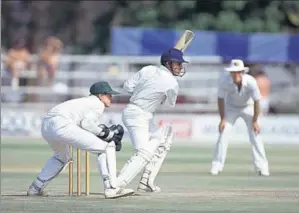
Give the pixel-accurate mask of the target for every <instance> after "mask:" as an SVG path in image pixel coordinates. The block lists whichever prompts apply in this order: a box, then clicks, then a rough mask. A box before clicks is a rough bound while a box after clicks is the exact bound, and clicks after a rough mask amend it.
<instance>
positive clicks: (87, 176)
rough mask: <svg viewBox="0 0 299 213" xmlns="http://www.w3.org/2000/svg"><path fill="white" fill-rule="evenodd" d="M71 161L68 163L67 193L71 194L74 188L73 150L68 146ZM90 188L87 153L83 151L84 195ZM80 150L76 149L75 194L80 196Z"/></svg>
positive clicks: (87, 193)
mask: <svg viewBox="0 0 299 213" xmlns="http://www.w3.org/2000/svg"><path fill="white" fill-rule="evenodd" d="M70 152H71V158H72V160H71V162H70V163H69V195H73V190H74V186H73V185H74V184H73V183H74V181H73V180H74V178H73V173H74V160H73V159H74V150H73V147H72V146H71V147H70ZM89 190H90V165H89V153H88V152H86V151H85V195H86V196H88V195H89ZM81 194H82V192H81V150H80V149H77V196H81Z"/></svg>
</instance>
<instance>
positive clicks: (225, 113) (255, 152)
mask: <svg viewBox="0 0 299 213" xmlns="http://www.w3.org/2000/svg"><path fill="white" fill-rule="evenodd" d="M248 70H249V68H248V67H245V66H244V63H243V61H242V60H238V59H234V60H232V61H231V64H230V67H228V68H226V71H227V72H228V74H225V75H223V76H222V78H221V79H220V81H219V88H218V108H219V114H220V123H219V132H220V135H219V138H218V141H217V143H216V147H215V153H214V158H213V162H212V168H211V171H210V173H211V174H212V175H218V174H219V173H220V172H221V171H223V167H224V162H225V159H226V153H227V146H228V135H229V132H230V130H231V129H232V127H233V125H234V124H235V122H236V120H237V119H238V118H242V119H243V120H244V121H245V124H246V126H247V130H248V134H249V138H250V143H251V145H252V156H253V163H254V166H255V169H256V171H257V172H258V174H259V175H262V176H269V175H270V174H269V165H268V160H267V158H266V153H265V148H264V144H263V141H262V137H261V135H260V126H259V123H258V117H259V114H260V99H261V94H260V90H259V88H258V85H257V82H256V80H255V79H254V78H253V77H252V76H250V75H248V74H246V72H248Z"/></svg>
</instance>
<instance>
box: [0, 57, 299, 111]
mask: <svg viewBox="0 0 299 213" xmlns="http://www.w3.org/2000/svg"><path fill="white" fill-rule="evenodd" d="M36 58H37V57H36V56H33V57H32V61H35V60H36ZM4 59H5V55H2V57H1V60H4ZM159 59H160V58H159V57H158V56H98V55H88V56H86V55H84V56H83V55H62V56H61V57H60V58H59V63H58V71H57V76H56V84H55V86H54V87H52V88H48V87H37V86H35V85H31V86H21V87H20V88H19V90H18V91H12V89H11V87H10V86H2V88H1V95H2V100H4V101H6V102H11V101H16V100H17V101H19V100H22V99H24V96H27V95H38V96H42V99H41V101H42V102H43V103H38V104H36V103H35V104H33V103H31V102H29V103H26V104H25V105H29V106H30V105H31V106H32V105H35V106H36V105H40V104H49V103H50V104H53V103H58V102H61V101H64V100H67V99H70V98H77V97H81V96H85V95H88V87H89V86H90V85H91V84H92V83H94V82H95V81H98V80H105V81H108V82H109V83H110V84H112V85H113V86H114V87H115V89H117V90H120V91H121V92H122V95H121V96H119V97H116V98H115V102H116V103H118V104H115V105H114V106H113V107H112V110H114V111H117V110H119V109H122V108H123V104H125V103H126V102H127V101H128V99H129V95H128V94H126V93H125V92H124V91H122V90H121V85H122V84H123V82H124V81H125V80H126V79H128V78H129V77H130V76H131V75H133V74H134V73H135V72H137V71H138V70H139V69H140V68H141V67H142V66H144V65H148V64H158V63H159ZM186 59H187V60H188V61H190V64H189V65H188V66H187V74H186V75H185V76H184V77H183V78H179V79H178V81H179V85H180V88H181V89H180V96H179V99H178V105H177V107H176V108H174V109H166V108H164V109H161V110H160V112H216V110H217V108H216V92H217V82H218V78H219V76H220V75H221V71H222V70H223V67H224V64H223V63H222V59H221V58H220V57H217V56H207V57H195V56H187V57H186ZM264 69H265V71H266V72H267V73H268V74H269V78H270V80H271V82H272V92H271V97H270V99H271V101H272V102H273V103H274V104H275V105H279V106H282V107H283V108H286V109H288V110H289V109H292V110H293V111H294V109H295V108H296V103H295V104H294V103H293V102H294V101H296V100H297V102H299V98H296V97H299V96H298V94H299V92H298V87H297V85H295V83H296V76H297V78H298V77H299V74H298V73H299V72H298V70H299V69H298V67H297V68H295V70H294V71H295V73H296V72H297V74H295V75H292V74H291V73H290V72H289V71H288V70H287V68H286V67H285V66H284V65H283V64H268V65H265V67H264ZM296 69H297V70H296ZM20 76H21V77H22V78H26V79H35V78H36V70H35V68H34V67H33V68H32V70H26V71H25V72H22V73H20ZM291 87H292V88H291ZM296 88H297V89H296ZM296 91H297V92H296ZM281 92H283V93H284V94H285V98H284V100H289V101H285V103H286V102H287V105H288V106H284V105H285V103H281V100H280V97H281ZM19 106H20V107H21V106H22V107H24V104H21V105H19ZM294 107H295V108H294Z"/></svg>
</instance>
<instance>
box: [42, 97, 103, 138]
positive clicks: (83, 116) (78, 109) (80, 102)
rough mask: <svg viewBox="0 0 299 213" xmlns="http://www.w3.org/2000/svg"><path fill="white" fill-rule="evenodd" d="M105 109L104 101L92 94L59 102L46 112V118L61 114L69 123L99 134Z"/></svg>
mask: <svg viewBox="0 0 299 213" xmlns="http://www.w3.org/2000/svg"><path fill="white" fill-rule="evenodd" d="M104 109H105V105H104V103H103V102H102V101H101V100H100V99H99V98H98V97H96V96H94V95H91V96H88V97H83V98H76V99H72V100H68V101H65V102H63V103H61V104H58V105H57V106H55V107H54V108H52V109H51V110H50V111H49V112H48V113H47V114H46V116H45V118H47V117H53V116H60V117H62V118H65V120H67V121H68V122H69V123H73V124H75V125H78V126H80V127H82V128H83V129H86V130H88V131H90V132H92V133H94V134H95V135H98V134H100V132H101V131H102V128H100V127H99V125H100V117H101V116H102V114H103V112H104Z"/></svg>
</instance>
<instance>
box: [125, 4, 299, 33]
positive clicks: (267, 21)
mask: <svg viewBox="0 0 299 213" xmlns="http://www.w3.org/2000/svg"><path fill="white" fill-rule="evenodd" d="M298 2H299V1H270V0H255V1H250V0H238V1H235V0H219V1H217V2H206V1H203V0H201V1H165V0H164V1H163V0H160V1H154V2H153V1H149V2H147V3H146V4H145V3H144V2H142V1H128V8H127V9H128V10H129V11H131V12H127V13H126V14H129V15H128V16H130V21H128V20H127V21H126V23H121V25H123V24H124V25H128V24H129V25H130V23H131V25H132V26H142V27H162V28H176V29H185V28H190V29H194V30H218V31H236V32H280V30H281V28H282V27H281V25H283V24H284V19H285V13H284V11H283V10H282V8H283V6H284V4H285V5H298V7H299V3H298ZM292 7H294V6H292ZM126 17H127V16H126ZM134 19H135V20H136V19H137V20H138V21H134ZM137 22H138V24H136V23H137Z"/></svg>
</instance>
